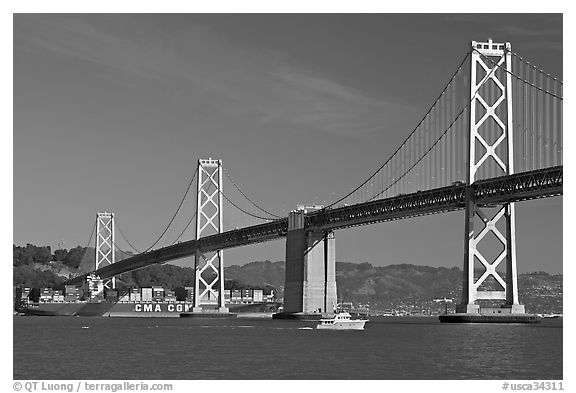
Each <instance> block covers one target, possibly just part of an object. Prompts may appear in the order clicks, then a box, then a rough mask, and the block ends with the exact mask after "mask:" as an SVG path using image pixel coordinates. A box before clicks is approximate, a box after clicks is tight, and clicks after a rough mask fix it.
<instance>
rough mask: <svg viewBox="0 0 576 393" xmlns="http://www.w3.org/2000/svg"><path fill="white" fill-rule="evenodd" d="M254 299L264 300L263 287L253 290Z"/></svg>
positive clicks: (256, 300) (257, 300)
mask: <svg viewBox="0 0 576 393" xmlns="http://www.w3.org/2000/svg"><path fill="white" fill-rule="evenodd" d="M253 299H254V301H255V302H263V301H264V291H263V290H261V289H255V290H254V292H253Z"/></svg>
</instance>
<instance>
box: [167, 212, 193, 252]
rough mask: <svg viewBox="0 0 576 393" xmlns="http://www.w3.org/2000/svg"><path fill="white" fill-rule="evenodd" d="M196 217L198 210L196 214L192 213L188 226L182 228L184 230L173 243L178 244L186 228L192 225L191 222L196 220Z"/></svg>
mask: <svg viewBox="0 0 576 393" xmlns="http://www.w3.org/2000/svg"><path fill="white" fill-rule="evenodd" d="M194 217H196V212H194V214H193V215H192V218H190V221H188V224H186V226H185V227H184V229H183V230H182V232H180V235H178V237H177V238H176V240H174V242H173V243H172V244H171V245H174V244H176V242H177V241H178V240H180V238H181V237H182V235H184V232H186V229H188V227H189V226H190V224H191V223H192V221H193V220H194Z"/></svg>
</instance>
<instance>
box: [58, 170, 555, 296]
mask: <svg viewBox="0 0 576 393" xmlns="http://www.w3.org/2000/svg"><path fill="white" fill-rule="evenodd" d="M562 180H563V174H562V166H557V167H552V168H546V169H540V170H535V171H530V172H522V173H517V174H513V175H506V176H501V177H496V178H492V179H487V180H480V181H476V182H475V183H474V184H473V185H472V186H471V187H469V188H468V187H467V186H466V185H465V184H454V185H451V186H447V187H442V188H436V189H432V190H427V191H418V192H415V193H412V194H406V195H398V196H395V197H391V198H386V199H381V200H375V201H371V202H365V203H360V204H357V205H351V206H344V207H339V208H334V209H324V210H320V211H316V212H312V213H309V214H307V215H306V218H305V225H306V228H307V229H310V230H326V231H331V230H336V229H343V228H349V227H353V226H359V225H368V224H374V223H378V222H384V221H392V220H398V219H403V218H410V217H417V216H423V215H428V214H438V213H444V212H449V211H455V210H460V209H463V208H464V206H465V201H466V192H467V189H469V191H470V192H471V193H472V197H473V198H474V200H475V202H476V204H479V205H491V204H501V203H509V202H519V201H524V200H530V199H537V198H546V197H552V196H558V195H562ZM287 231H288V219H287V218H283V219H280V220H276V221H272V222H269V223H266V224H260V225H255V226H251V227H246V228H242V229H235V230H231V231H226V232H223V233H219V234H214V235H211V236H206V237H203V238H201V239H198V240H189V241H186V242H182V243H178V244H174V245H172V246H168V247H164V248H160V249H158V250H153V251H149V252H147V253H143V254H138V255H135V256H133V257H131V258H127V259H124V260H122V261H119V262H116V263H115V264H113V265H108V266H105V267H103V268H100V269H98V270H96V271H95V272H94V273H95V274H97V275H99V276H100V277H101V278H103V279H104V278H109V277H112V276H115V275H118V274H122V273H126V272H129V271H132V270H136V269H141V268H144V267H147V266H150V265H153V264H162V263H165V262H168V261H171V260H176V259H181V258H185V257H189V256H192V255H194V254H195V253H196V249H200V250H201V251H202V252H210V251H216V250H221V249H227V248H234V247H240V246H245V245H248V244H254V243H261V242H266V241H270V240H275V239H278V238H280V237H284V236H286V233H287ZM86 276H87V274H84V275H81V276H77V277H75V278H72V279H70V280H68V281H66V282H65V284H66V285H80V284H81V283H82V282H84V281H85V279H86Z"/></svg>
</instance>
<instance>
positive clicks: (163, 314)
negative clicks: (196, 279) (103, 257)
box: [15, 301, 277, 318]
mask: <svg viewBox="0 0 576 393" xmlns="http://www.w3.org/2000/svg"><path fill="white" fill-rule="evenodd" d="M193 307H194V304H193V303H191V302H151V303H146V302H111V301H102V302H90V301H87V302H73V303H57V302H45V303H35V302H27V303H20V304H19V305H17V306H16V307H15V311H17V312H18V313H20V314H23V315H39V316H79V317H100V316H102V317H147V318H179V317H180V314H182V313H189V312H192V308H193ZM226 307H227V308H228V309H229V311H230V312H232V313H242V312H273V311H275V310H276V309H277V307H276V304H275V303H252V304H226ZM204 311H209V309H208V310H206V309H205V308H204Z"/></svg>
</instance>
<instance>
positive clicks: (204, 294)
mask: <svg viewBox="0 0 576 393" xmlns="http://www.w3.org/2000/svg"><path fill="white" fill-rule="evenodd" d="M197 185H198V187H197V192H198V194H197V198H196V203H197V205H196V240H198V239H200V238H201V237H202V235H213V234H215V233H222V232H223V225H222V222H223V217H222V160H213V159H212V158H209V159H207V160H205V159H200V160H198V183H197ZM194 273H195V274H194V275H195V279H194V308H193V310H192V311H193V312H202V302H203V301H204V302H205V303H206V302H211V300H215V301H216V304H217V309H218V311H219V312H228V308H226V306H225V305H224V259H223V252H222V250H218V251H215V252H208V253H204V252H202V251H201V250H196V255H195V259H194Z"/></svg>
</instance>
